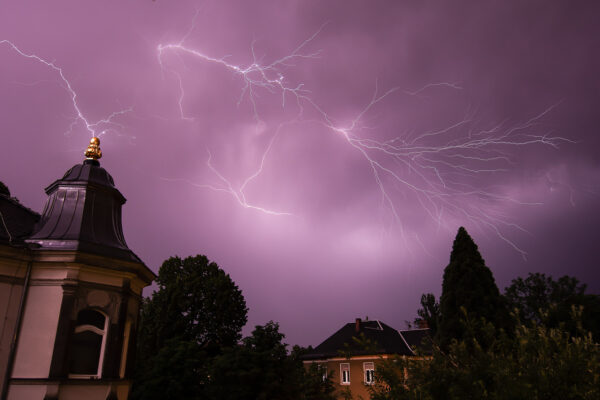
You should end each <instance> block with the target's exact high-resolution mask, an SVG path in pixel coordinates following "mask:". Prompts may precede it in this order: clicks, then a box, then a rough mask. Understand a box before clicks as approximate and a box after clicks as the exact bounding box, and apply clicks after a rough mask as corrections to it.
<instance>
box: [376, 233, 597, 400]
mask: <svg viewBox="0 0 600 400" xmlns="http://www.w3.org/2000/svg"><path fill="white" fill-rule="evenodd" d="M597 302H598V296H595V295H589V294H585V285H582V284H580V283H579V281H578V280H577V279H575V278H572V277H568V276H565V277H562V278H560V279H559V280H558V281H554V280H552V279H551V278H550V277H546V276H545V275H544V274H529V276H528V277H527V278H526V279H522V278H517V279H515V280H513V282H512V284H511V286H509V287H508V288H507V290H506V296H505V297H504V296H500V294H499V292H498V289H497V287H496V285H495V283H494V278H493V276H492V274H491V271H490V270H489V269H488V268H487V267H485V263H484V262H483V258H482V257H481V255H480V254H479V251H478V250H477V246H476V245H475V243H473V241H472V239H471V238H470V237H469V236H468V234H467V232H466V231H465V230H464V229H463V228H461V229H460V230H459V232H458V235H457V237H456V240H455V242H454V247H453V250H452V255H451V257H450V264H449V265H448V267H447V268H446V270H445V271H444V284H443V287H442V296H441V301H440V306H439V308H438V306H437V304H436V302H435V297H434V296H433V295H432V294H424V295H423V296H422V297H421V306H422V308H421V309H420V310H418V315H419V317H420V319H422V320H425V321H427V322H428V323H429V324H436V323H437V321H441V322H440V325H439V329H438V332H437V334H435V335H431V338H432V343H431V353H427V354H419V357H417V358H404V357H392V358H388V359H382V360H380V362H379V363H378V364H377V370H376V374H375V377H376V383H375V385H373V386H371V387H370V388H369V391H370V393H371V399H373V400H392V399H394V400H396V399H398V400H399V399H411V400H416V399H419V400H453V399H456V400H458V399H498V400H512V399H539V400H542V399H544V400H546V399H549V400H554V399H556V400H559V399H560V400H562V399H581V400H592V399H598V398H600V346H599V345H598V343H597V340H594V337H593V336H592V332H591V331H592V330H594V329H597V318H598V317H599V316H600V313H599V312H598V310H599V309H598V303H597ZM505 304H507V306H506V307H510V308H511V309H512V310H513V312H512V313H510V314H505V312H506V310H505V308H504V307H505ZM494 310H496V311H494ZM507 319H508V322H507ZM434 326H435V325H434ZM595 332H597V331H595Z"/></svg>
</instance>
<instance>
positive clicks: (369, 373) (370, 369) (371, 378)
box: [363, 362, 375, 385]
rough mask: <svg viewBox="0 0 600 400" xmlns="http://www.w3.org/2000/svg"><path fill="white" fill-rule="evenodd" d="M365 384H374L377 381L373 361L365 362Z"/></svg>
mask: <svg viewBox="0 0 600 400" xmlns="http://www.w3.org/2000/svg"><path fill="white" fill-rule="evenodd" d="M363 371H364V374H365V384H366V385H372V384H373V383H374V382H375V365H374V364H373V363H372V362H366V363H363Z"/></svg>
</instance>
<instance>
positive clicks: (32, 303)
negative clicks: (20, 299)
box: [12, 282, 63, 378]
mask: <svg viewBox="0 0 600 400" xmlns="http://www.w3.org/2000/svg"><path fill="white" fill-rule="evenodd" d="M62 295H63V289H62V287H61V286H59V285H54V286H46V285H39V286H38V285H36V284H35V282H32V283H31V286H30V287H29V289H28V293H27V302H26V304H25V312H24V314H23V322H22V325H21V335H20V337H19V344H18V347H17V353H16V357H15V363H14V367H13V374H12V377H13V378H47V377H48V373H49V371H50V362H51V361H52V352H53V350H54V339H55V337H56V328H57V326H58V317H59V312H60V305H61V301H62Z"/></svg>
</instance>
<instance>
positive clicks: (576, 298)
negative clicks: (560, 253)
mask: <svg viewBox="0 0 600 400" xmlns="http://www.w3.org/2000/svg"><path fill="white" fill-rule="evenodd" d="M585 290H586V285H585V284H582V283H580V282H579V281H578V280H577V278H574V277H570V276H566V275H565V276H563V277H561V278H559V279H558V280H556V281H555V280H554V279H552V277H550V276H546V275H545V274H542V273H530V274H529V275H528V276H527V278H525V279H523V278H520V277H519V278H516V279H513V281H512V283H511V285H510V286H509V287H507V288H506V290H505V297H506V299H507V302H508V304H509V307H510V308H511V309H516V310H518V313H519V317H520V318H521V319H522V320H523V321H524V322H529V323H540V322H543V323H544V324H545V325H547V326H549V327H558V326H559V325H560V324H561V323H564V324H566V329H568V330H569V331H570V332H571V333H573V334H574V333H575V332H576V331H577V327H576V326H575V325H574V324H573V322H572V319H571V318H570V313H571V307H572V306H583V314H582V318H581V322H582V324H583V328H584V329H586V330H589V331H591V332H592V334H593V336H594V339H595V340H596V341H599V340H600V296H598V295H593V294H586V293H585Z"/></svg>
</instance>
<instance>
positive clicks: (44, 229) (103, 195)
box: [27, 160, 141, 262]
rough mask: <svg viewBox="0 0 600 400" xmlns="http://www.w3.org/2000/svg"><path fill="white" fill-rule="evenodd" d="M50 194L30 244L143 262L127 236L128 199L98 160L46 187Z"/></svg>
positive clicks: (73, 169)
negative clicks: (124, 222) (124, 216)
mask: <svg viewBox="0 0 600 400" xmlns="http://www.w3.org/2000/svg"><path fill="white" fill-rule="evenodd" d="M46 194H48V200H47V202H46V206H45V207H44V211H43V215H42V218H41V221H40V223H39V224H38V227H37V229H36V231H35V233H34V234H33V235H31V237H30V238H29V239H28V240H27V242H29V243H36V244H38V245H39V246H41V247H40V249H45V250H79V251H85V252H90V253H96V254H101V255H107V256H111V257H115V258H120V259H124V260H127V261H135V262H141V260H140V259H139V258H138V257H137V256H136V255H135V254H134V253H133V252H132V251H131V250H130V249H129V248H128V247H127V243H125V238H124V236H123V228H122V225H121V206H122V205H123V204H124V203H125V201H126V200H125V197H123V195H122V194H121V192H119V190H118V189H117V188H116V187H115V184H114V181H113V178H112V177H111V176H110V174H109V173H108V172H107V171H106V170H105V169H104V168H102V167H100V163H99V162H98V161H96V160H85V161H84V162H83V164H77V165H75V166H73V168H71V169H70V170H68V171H67V172H66V173H65V175H64V176H63V178H62V179H59V180H57V181H55V182H53V183H52V184H51V185H50V186H48V187H47V188H46Z"/></svg>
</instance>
